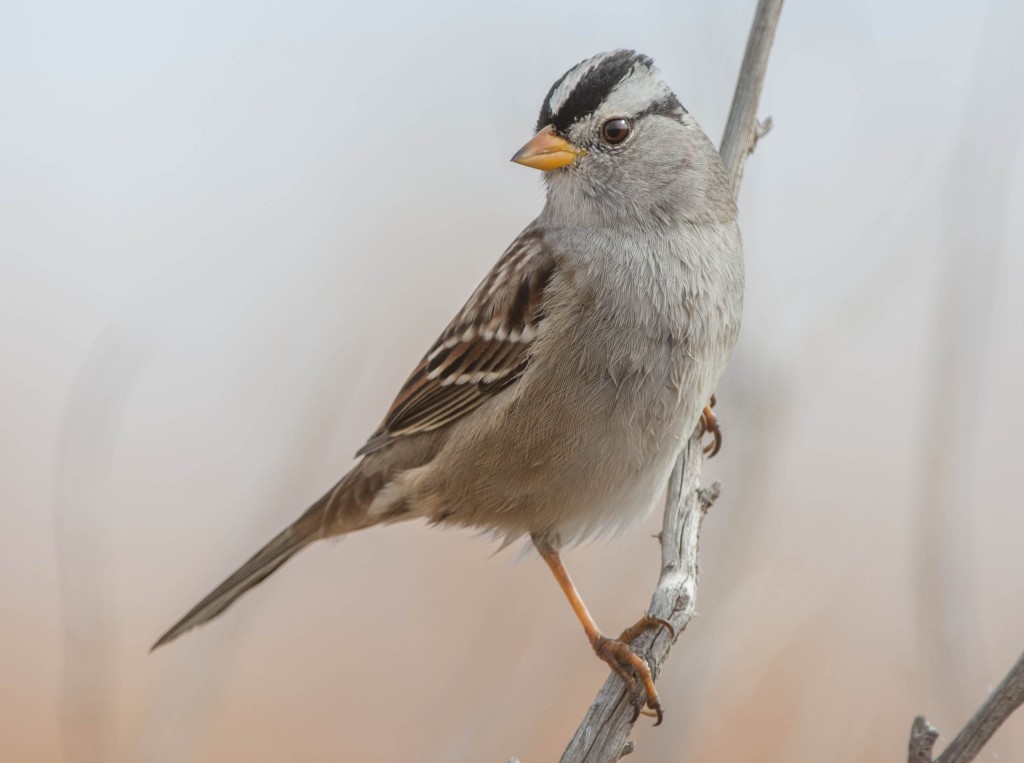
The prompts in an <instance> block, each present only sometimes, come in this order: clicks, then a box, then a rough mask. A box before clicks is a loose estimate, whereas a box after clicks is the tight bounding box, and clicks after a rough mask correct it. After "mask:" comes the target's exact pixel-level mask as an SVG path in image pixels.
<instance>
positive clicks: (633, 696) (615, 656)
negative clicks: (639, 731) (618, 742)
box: [594, 636, 663, 726]
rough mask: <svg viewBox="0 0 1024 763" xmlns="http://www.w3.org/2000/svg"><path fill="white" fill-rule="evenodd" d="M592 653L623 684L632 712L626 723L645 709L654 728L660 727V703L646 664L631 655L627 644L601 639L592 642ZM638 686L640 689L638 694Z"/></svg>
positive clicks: (636, 655)
mask: <svg viewBox="0 0 1024 763" xmlns="http://www.w3.org/2000/svg"><path fill="white" fill-rule="evenodd" d="M594 652H595V653H596V654H597V656H598V657H600V658H601V659H602V660H604V661H605V662H606V663H608V666H609V667H611V669H612V670H614V671H615V673H616V675H618V676H619V677H620V678H622V680H623V681H624V682H625V683H626V689H627V691H628V692H629V697H630V701H631V703H632V704H633V709H634V712H633V719H632V721H630V722H631V723H632V722H635V721H636V719H637V718H639V717H640V712H641V710H642V709H643V707H644V706H645V705H646V706H647V707H648V708H649V709H650V710H652V711H653V712H654V713H655V717H657V721H655V723H654V725H655V726H657V725H658V724H660V723H661V721H662V718H663V713H662V711H661V702H660V701H659V699H658V690H657V689H655V688H654V677H653V676H652V675H651V668H650V666H648V664H647V660H645V659H644V658H643V657H641V656H640V655H638V654H637V653H636V652H634V651H633V650H632V649H631V648H630V646H629V644H628V643H625V642H623V641H619V640H617V639H616V640H612V639H609V638H604V637H603V636H602V637H601V638H598V639H597V640H596V641H595V642H594ZM634 676H635V677H634ZM637 679H639V680H637ZM640 685H642V687H643V690H642V691H641V690H640Z"/></svg>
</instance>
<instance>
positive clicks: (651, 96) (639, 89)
mask: <svg viewBox="0 0 1024 763" xmlns="http://www.w3.org/2000/svg"><path fill="white" fill-rule="evenodd" d="M671 94H672V91H671V90H669V89H668V86H667V85H665V83H663V82H662V81H661V77H660V76H659V75H658V70H657V68H652V69H648V68H646V67H640V66H634V67H633V68H632V69H630V71H629V74H627V75H626V76H625V77H623V78H622V79H621V80H620V81H619V83H618V84H617V85H615V87H613V88H612V90H611V92H610V93H608V97H607V98H605V99H604V103H603V104H602V108H604V109H606V110H608V111H610V112H615V113H621V114H622V115H624V116H628V115H630V114H638V113H640V112H641V111H643V110H644V109H646V108H647V107H648V106H650V105H651V104H652V103H654V102H655V101H657V100H659V99H661V98H664V97H665V96H667V95H671Z"/></svg>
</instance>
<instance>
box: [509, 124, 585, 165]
mask: <svg viewBox="0 0 1024 763" xmlns="http://www.w3.org/2000/svg"><path fill="white" fill-rule="evenodd" d="M586 153H587V152H586V150H585V149H582V148H576V146H574V145H573V144H572V143H570V142H569V141H567V140H566V139H565V138H563V137H561V136H560V135H558V134H557V133H556V132H555V128H554V127H552V126H551V125H548V126H547V127H545V128H544V129H543V130H541V131H540V132H539V133H537V134H536V135H534V136H533V137H532V138H531V139H530V142H529V143H527V144H526V145H525V146H523V147H522V148H521V149H519V150H518V151H516V155H515V156H513V157H512V161H514V162H515V163H516V164H522V165H523V166H525V167H533V168H534V169H536V170H544V171H545V172H550V171H551V170H557V169H558V168H559V167H566V166H568V165H570V164H572V163H573V162H574V161H576V157H577V156H583V155H585V154H586Z"/></svg>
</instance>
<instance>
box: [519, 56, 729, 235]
mask: <svg viewBox="0 0 1024 763" xmlns="http://www.w3.org/2000/svg"><path fill="white" fill-rule="evenodd" d="M536 129H537V134H536V135H535V136H534V137H533V139H532V140H530V141H529V142H528V143H527V144H526V145H525V146H523V147H522V148H521V149H520V150H519V151H518V152H516V154H515V156H513V157H512V161H514V162H517V163H518V164H523V165H526V166H527V167H534V168H536V169H539V170H544V172H545V179H546V180H547V182H548V201H549V204H548V207H549V212H550V213H551V214H553V215H556V216H562V214H565V215H567V216H571V217H572V218H573V219H578V220H579V219H582V220H588V221H591V222H592V221H596V220H601V221H616V220H619V219H627V218H629V219H636V218H637V217H640V218H646V217H652V218H653V219H655V220H661V221H672V220H675V219H678V218H680V217H682V218H685V219H693V218H699V217H706V216H707V215H708V214H709V213H711V214H713V215H714V216H718V215H719V213H720V212H723V211H729V210H732V197H731V195H730V194H729V189H728V184H727V183H726V180H725V173H724V171H723V170H722V166H721V161H720V159H719V157H718V152H717V151H716V150H715V148H714V146H713V145H712V144H711V142H710V141H709V140H708V139H707V136H705V135H704V132H703V131H702V130H701V129H700V126H699V125H698V124H697V123H696V121H695V120H694V119H693V118H692V117H691V116H690V115H689V114H688V113H687V111H686V109H685V108H683V105H682V104H681V103H680V102H679V99H678V98H676V96H675V94H674V93H673V92H672V91H671V90H670V89H669V87H668V85H666V84H665V83H664V82H662V80H661V76H660V74H659V72H658V70H657V68H655V66H654V62H653V61H652V60H651V59H650V58H648V57H647V56H645V55H642V54H640V53H637V52H635V51H632V50H614V51H611V52H609V53H600V54H598V55H596V56H594V57H592V58H588V59H587V60H585V61H582V62H580V63H579V64H577V65H576V66H574V67H573V68H571V69H570V70H569V71H567V72H566V73H565V74H563V75H562V76H561V77H560V78H559V79H558V80H557V81H556V82H555V84H553V85H552V86H551V89H550V90H549V91H548V94H547V97H545V99H544V103H543V105H542V106H541V110H540V117H539V118H538V120H537V128H536ZM722 206H724V207H726V208H728V209H727V210H720V209H718V207H722ZM570 210H571V211H570ZM732 213H733V214H734V212H732ZM581 214H582V218H581Z"/></svg>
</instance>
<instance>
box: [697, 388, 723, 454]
mask: <svg viewBox="0 0 1024 763" xmlns="http://www.w3.org/2000/svg"><path fill="white" fill-rule="evenodd" d="M714 407H715V396H714V395H712V396H711V404H710V405H706V406H704V413H703V414H701V419H700V424H701V434H704V433H705V432H710V433H711V436H712V437H713V438H714V442H711V443H708V444H707V445H705V446H704V452H705V453H707V455H708V458H714V457H715V455H716V454H717V453H718V451H720V450H721V449H722V427H721V426H720V425H719V423H718V418H717V417H716V416H715V412H714V411H712V410H711V409H712V408H714Z"/></svg>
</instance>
